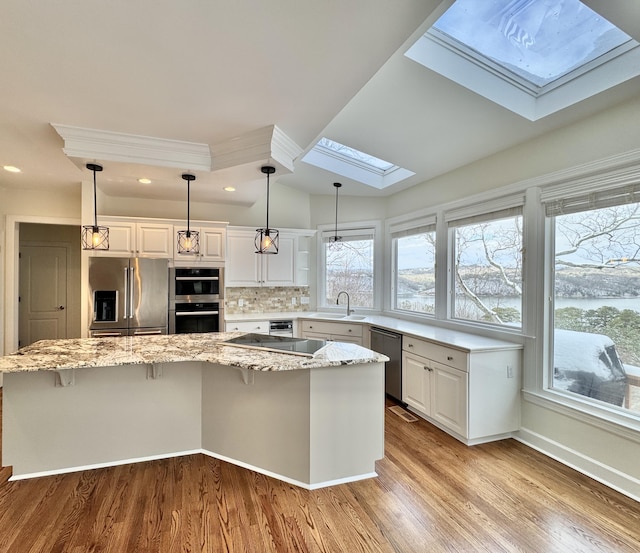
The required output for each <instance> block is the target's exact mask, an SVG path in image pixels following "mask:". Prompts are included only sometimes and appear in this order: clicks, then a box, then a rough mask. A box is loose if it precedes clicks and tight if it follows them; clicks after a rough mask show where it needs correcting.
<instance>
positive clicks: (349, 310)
mask: <svg viewBox="0 0 640 553" xmlns="http://www.w3.org/2000/svg"><path fill="white" fill-rule="evenodd" d="M342 294H344V295H345V296H347V317H348V316H349V315H351V313H352V311H351V307H350V300H349V294H347V292H345V291H344V290H343V291H342V292H338V297H337V298H336V305H338V302H339V301H340V296H341V295H342Z"/></svg>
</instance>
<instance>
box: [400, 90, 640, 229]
mask: <svg viewBox="0 0 640 553" xmlns="http://www.w3.org/2000/svg"><path fill="white" fill-rule="evenodd" d="M638 146H640V98H637V99H635V100H632V101H629V102H626V103H623V104H619V105H617V106H615V107H614V108H612V109H610V110H607V111H604V112H601V113H599V114H597V115H595V116H593V117H590V118H587V119H583V120H581V121H579V122H577V123H575V124H573V125H568V126H566V127H563V128H561V129H558V130H556V131H553V132H550V133H547V134H545V135H543V136H541V137H539V138H537V139H534V140H531V141H529V142H525V143H523V144H520V145H518V146H515V147H513V148H510V149H508V150H504V151H503V152H500V153H498V154H495V155H493V156H489V157H487V158H484V159H482V160H480V161H477V162H475V163H471V164H469V165H467V166H465V167H462V168H460V169H458V170H456V171H452V172H450V173H447V174H445V175H442V176H440V177H437V178H435V179H432V180H430V181H427V182H425V183H422V184H420V185H418V186H414V187H413V188H410V189H409V190H405V191H403V192H399V193H398V194H395V195H394V196H392V197H391V198H390V199H389V202H388V203H387V216H388V217H394V216H397V215H402V214H404V213H407V212H411V211H417V210H419V209H421V208H426V207H430V206H437V205H441V204H444V203H447V202H450V201H454V200H459V199H463V198H465V197H467V196H470V195H472V194H477V193H479V192H483V191H486V190H491V189H494V188H499V187H501V186H505V185H508V184H513V183H516V182H520V181H524V180H527V179H529V178H532V177H537V176H540V175H545V174H547V173H551V172H554V171H558V170H560V169H566V168H570V167H575V166H577V165H580V164H583V163H587V162H589V161H593V160H596V159H601V158H606V157H609V156H612V155H614V154H617V153H621V152H625V151H629V150H634V149H636V148H638Z"/></svg>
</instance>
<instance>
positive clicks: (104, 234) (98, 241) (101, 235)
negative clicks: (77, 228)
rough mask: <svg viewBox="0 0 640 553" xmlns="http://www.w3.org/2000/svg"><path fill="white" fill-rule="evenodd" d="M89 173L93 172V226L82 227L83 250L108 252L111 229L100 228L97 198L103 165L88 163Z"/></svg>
mask: <svg viewBox="0 0 640 553" xmlns="http://www.w3.org/2000/svg"><path fill="white" fill-rule="evenodd" d="M86 167H87V169H89V171H93V225H85V226H83V227H82V249H83V250H108V249H109V228H108V227H99V226H98V204H97V198H96V173H98V172H100V171H102V165H98V164H96V163H87V165H86Z"/></svg>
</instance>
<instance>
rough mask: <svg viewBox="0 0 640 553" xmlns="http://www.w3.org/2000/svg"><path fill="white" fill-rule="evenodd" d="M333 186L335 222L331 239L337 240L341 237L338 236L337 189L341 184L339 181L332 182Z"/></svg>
mask: <svg viewBox="0 0 640 553" xmlns="http://www.w3.org/2000/svg"><path fill="white" fill-rule="evenodd" d="M333 186H335V188H336V224H335V227H334V233H333V241H334V242H339V241H340V240H342V239H341V238H340V237H339V236H338V190H340V187H341V186H342V184H340V183H339V182H334V183H333Z"/></svg>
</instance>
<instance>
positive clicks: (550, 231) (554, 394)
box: [536, 177, 640, 442]
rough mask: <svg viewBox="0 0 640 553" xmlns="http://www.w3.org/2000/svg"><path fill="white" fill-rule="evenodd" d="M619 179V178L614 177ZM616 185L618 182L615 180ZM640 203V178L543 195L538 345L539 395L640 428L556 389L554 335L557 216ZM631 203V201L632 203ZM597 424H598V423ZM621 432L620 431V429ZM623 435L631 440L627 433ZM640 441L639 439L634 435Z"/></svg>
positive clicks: (635, 416)
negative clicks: (542, 301)
mask: <svg viewBox="0 0 640 553" xmlns="http://www.w3.org/2000/svg"><path fill="white" fill-rule="evenodd" d="M614 178H615V177H614ZM614 182H615V181H614ZM627 199H629V200H633V203H640V178H638V180H637V181H636V183H635V184H630V183H628V182H626V183H625V184H624V185H623V186H620V185H619V184H618V186H616V185H615V184H611V185H610V186H607V187H601V188H596V187H593V186H591V187H586V189H585V188H583V189H581V190H579V189H577V188H576V186H575V183H567V184H566V185H564V186H558V187H557V188H553V189H550V190H548V191H547V192H546V194H545V193H543V194H542V197H541V201H540V203H539V210H540V212H541V215H542V217H543V218H544V242H545V255H544V263H543V265H544V268H545V275H544V279H545V284H544V287H545V298H546V299H547V301H546V302H545V311H544V328H543V334H542V336H543V340H542V342H544V343H543V345H540V344H538V350H539V352H540V354H541V356H542V366H543V370H542V374H541V375H540V378H539V379H538V383H537V386H536V392H537V393H538V395H539V396H540V397H541V398H547V399H552V400H554V401H557V402H559V403H561V404H562V405H564V406H566V407H568V408H572V409H578V410H580V411H581V412H583V413H584V415H585V416H587V417H589V418H590V419H591V420H592V421H602V423H598V424H597V425H598V426H602V424H605V425H606V424H608V423H609V422H615V423H617V424H619V425H622V426H623V427H624V428H634V427H635V428H637V429H640V413H636V412H634V411H630V410H628V409H626V408H625V407H620V406H616V405H609V404H607V403H604V402H601V401H597V400H593V399H591V398H590V397H587V396H581V395H579V394H576V393H572V392H566V391H564V390H561V389H559V388H555V387H554V378H553V370H554V362H555V360H554V353H555V350H554V332H555V301H554V300H555V281H556V274H555V266H556V260H555V249H556V248H555V246H556V228H557V227H556V217H557V216H558V215H562V214H565V213H561V210H562V205H566V206H567V209H568V211H567V213H566V214H569V213H584V212H587V211H592V210H594V209H603V208H606V207H613V206H619V205H624V204H625V203H628V202H627V201H626V200H627ZM629 203H630V202H629ZM594 424H595V422H594ZM616 432H617V433H619V429H618V430H616ZM623 434H624V435H625V436H627V437H628V435H627V432H626V431H623ZM634 439H637V441H638V442H640V437H639V436H634Z"/></svg>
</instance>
